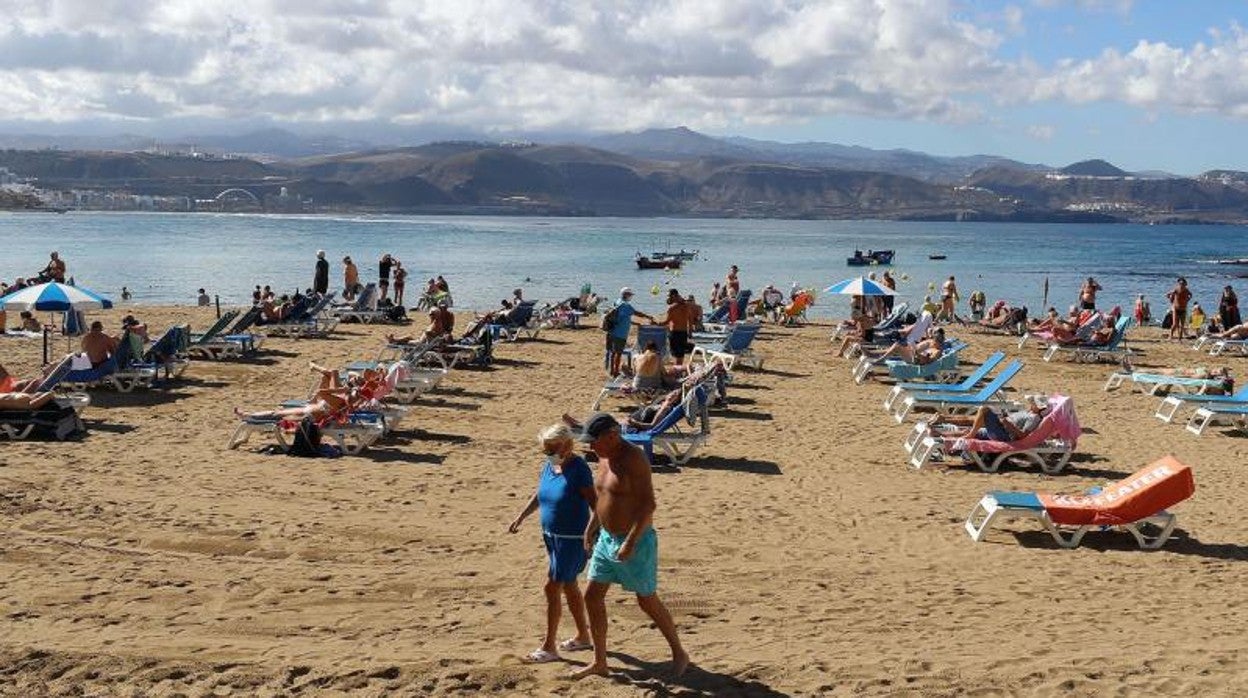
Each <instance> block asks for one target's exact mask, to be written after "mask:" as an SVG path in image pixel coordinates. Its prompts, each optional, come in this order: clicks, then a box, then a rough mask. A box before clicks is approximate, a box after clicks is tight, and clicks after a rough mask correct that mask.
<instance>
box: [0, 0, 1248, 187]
mask: <svg viewBox="0 0 1248 698" xmlns="http://www.w3.org/2000/svg"><path fill="white" fill-rule="evenodd" d="M0 9H2V10H3V13H4V15H5V16H6V18H7V21H6V22H4V23H3V25H0V130H4V131H7V132H15V131H27V132H52V131H59V132H68V131H72V130H73V129H82V130H91V131H94V132H100V131H113V132H123V131H124V132H131V133H140V134H152V135H170V134H172V133H180V132H181V133H184V132H186V131H187V129H189V128H195V129H199V130H200V132H204V130H212V129H214V128H215V129H216V131H217V132H224V131H228V130H231V129H241V128H249V127H254V126H255V125H278V126H284V127H290V128H294V129H296V130H299V131H302V132H309V131H310V132H323V133H333V134H337V135H341V136H351V137H358V138H366V139H367V138H369V137H370V134H382V133H384V132H386V129H387V128H389V129H390V131H389V132H390V133H393V132H394V127H396V126H397V127H403V128H405V129H408V130H407V131H406V133H409V134H418V133H420V132H421V129H427V130H428V132H430V133H435V132H436V133H438V134H441V135H445V134H447V133H453V132H462V133H463V134H464V135H467V134H469V133H474V132H475V133H482V134H485V135H491V136H494V137H500V138H505V137H508V136H511V135H515V134H533V133H568V132H578V131H603V132H613V131H622V130H638V129H642V128H647V127H670V126H678V125H685V126H688V127H690V128H693V129H696V130H699V131H702V132H705V133H709V134H712V135H721V136H722V135H743V136H751V137H758V138H767V139H773V140H781V141H799V140H823V141H831V142H839V143H846V144H853V145H865V146H869V147H876V148H892V147H905V148H912V149H916V150H923V151H926V152H931V153H934V154H940V155H967V154H974V153H991V154H999V155H1005V156H1008V157H1014V158H1017V159H1020V160H1024V161H1029V162H1045V163H1049V164H1058V165H1061V164H1066V163H1069V162H1072V161H1074V160H1078V159H1083V158H1088V157H1104V158H1106V159H1109V160H1111V161H1113V162H1114V163H1115V164H1118V165H1120V166H1122V167H1125V168H1127V169H1165V170H1169V171H1172V172H1177V173H1185V174H1190V173H1195V172H1199V171H1201V170H1204V169H1209V168H1214V167H1226V168H1238V169H1248V139H1244V138H1243V137H1242V131H1243V129H1244V127H1245V125H1248V33H1246V32H1245V29H1244V27H1243V26H1242V25H1243V23H1244V22H1245V15H1248V5H1246V4H1245V3H1243V2H1230V1H1219V0H1200V1H1199V2H1172V1H1169V0H1152V1H1139V2H1132V1H1131V0H1017V1H1016V2H1000V3H998V2H986V1H976V0H962V1H956V0H825V1H823V2H815V1H812V2H800V1H795V0H753V1H738V0H611V1H609V2H596V1H593V0H577V1H571V0H564V1H549V2H542V1H540V0H448V1H445V2H443V1H439V0H427V1H423V2H400V1H397V0H395V1H393V2H384V1H375V2H369V1H365V0H250V1H248V2H234V3H223V2H217V1H215V0H214V1H207V0H170V1H167V2H141V1H139V0H89V1H88V0H43V1H41V2H35V1H31V0H24V1H19V0H0Z"/></svg>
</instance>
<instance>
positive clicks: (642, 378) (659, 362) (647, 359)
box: [633, 341, 664, 390]
mask: <svg viewBox="0 0 1248 698" xmlns="http://www.w3.org/2000/svg"><path fill="white" fill-rule="evenodd" d="M663 380H664V373H663V356H662V355H661V354H659V347H658V345H656V344H655V343H654V342H653V341H649V342H646V348H645V350H643V351H642V352H641V353H640V354H638V355H637V356H636V357H634V358H633V387H634V388H636V389H637V390H657V389H659V388H662V387H663Z"/></svg>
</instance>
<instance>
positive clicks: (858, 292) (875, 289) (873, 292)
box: [823, 276, 897, 296]
mask: <svg viewBox="0 0 1248 698" xmlns="http://www.w3.org/2000/svg"><path fill="white" fill-rule="evenodd" d="M823 292H824V293H839V294H840V295H842V296H895V295H897V292H896V291H894V290H893V289H891V288H889V287H887V286H885V285H883V284H880V283H876V282H875V281H872V280H871V279H868V278H866V277H865V276H855V277H854V278H852V279H845V280H844V281H842V282H840V283H835V284H832V285H831V286H829V287H827V288H825V289H823Z"/></svg>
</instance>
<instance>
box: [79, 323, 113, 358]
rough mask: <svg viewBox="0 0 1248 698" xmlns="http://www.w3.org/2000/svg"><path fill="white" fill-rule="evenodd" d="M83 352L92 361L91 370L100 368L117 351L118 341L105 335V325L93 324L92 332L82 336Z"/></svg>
mask: <svg viewBox="0 0 1248 698" xmlns="http://www.w3.org/2000/svg"><path fill="white" fill-rule="evenodd" d="M81 346H82V351H83V353H84V354H86V355H87V358H88V359H89V360H90V361H91V368H99V367H100V366H103V365H104V362H105V361H108V357H110V356H112V355H113V352H115V351H117V340H116V339H114V338H112V337H110V336H108V335H106V334H104V323H102V322H100V321H99V320H96V321H95V322H92V323H91V331H89V332H87V333H86V334H84V335H83V336H82V344H81Z"/></svg>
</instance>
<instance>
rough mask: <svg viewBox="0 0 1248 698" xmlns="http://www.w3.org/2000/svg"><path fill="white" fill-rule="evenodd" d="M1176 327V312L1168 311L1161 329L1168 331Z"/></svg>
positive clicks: (1162, 321)
mask: <svg viewBox="0 0 1248 698" xmlns="http://www.w3.org/2000/svg"><path fill="white" fill-rule="evenodd" d="M1173 325H1174V311H1173V310H1167V311H1166V316H1165V317H1164V318H1162V320H1161V329H1163V330H1168V329H1170V328H1171V327H1172V326H1173Z"/></svg>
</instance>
